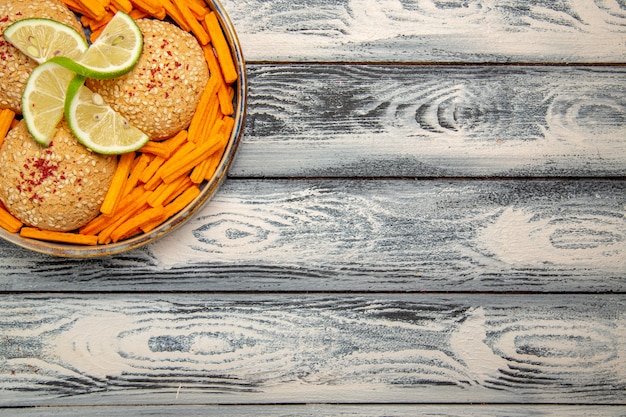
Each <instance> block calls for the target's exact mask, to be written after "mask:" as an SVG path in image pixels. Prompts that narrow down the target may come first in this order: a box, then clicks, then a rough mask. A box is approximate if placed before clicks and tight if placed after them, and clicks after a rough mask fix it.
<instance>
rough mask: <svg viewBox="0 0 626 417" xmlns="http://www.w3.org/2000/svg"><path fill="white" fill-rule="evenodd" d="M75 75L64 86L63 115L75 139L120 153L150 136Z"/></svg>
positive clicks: (84, 143)
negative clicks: (67, 84) (65, 86)
mask: <svg viewBox="0 0 626 417" xmlns="http://www.w3.org/2000/svg"><path fill="white" fill-rule="evenodd" d="M84 81H85V77H83V76H81V75H77V76H75V77H74V78H73V79H72V80H71V81H70V84H69V87H68V89H67V98H66V100H65V118H66V120H67V123H68V125H69V127H70V130H71V131H72V133H73V134H74V136H76V139H78V141H79V142H80V143H82V144H83V145H85V146H86V147H88V148H89V149H91V150H93V151H94V152H97V153H102V154H122V153H126V152H131V151H134V150H137V149H139V148H141V147H142V146H143V145H145V144H146V142H148V140H149V139H150V138H149V136H148V135H146V134H145V133H143V132H142V131H140V130H139V129H137V128H136V127H134V126H133V125H131V124H130V123H129V122H128V121H127V120H126V119H124V118H123V117H122V116H121V115H120V114H119V113H117V112H116V111H115V110H113V109H112V108H111V107H110V106H109V105H108V104H106V103H105V102H104V100H103V99H102V96H100V95H99V94H98V93H94V92H92V91H91V90H90V89H89V88H87V87H86V86H85V85H84Z"/></svg>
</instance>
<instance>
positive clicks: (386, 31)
mask: <svg viewBox="0 0 626 417" xmlns="http://www.w3.org/2000/svg"><path fill="white" fill-rule="evenodd" d="M224 5H225V8H226V10H227V12H228V13H229V14H230V17H231V19H232V20H233V22H234V25H235V28H236V29H237V32H238V34H239V38H240V39H241V41H242V44H243V50H244V54H245V56H246V59H247V61H248V64H249V65H248V70H249V84H250V97H249V98H250V100H249V106H248V120H247V124H246V128H245V132H244V137H243V139H242V142H241V146H240V148H239V153H238V157H237V158H236V161H235V164H234V165H233V166H232V167H231V170H230V176H229V179H228V180H227V181H226V182H225V184H224V186H223V187H222V188H221V189H220V191H219V192H218V193H217V195H216V196H215V198H214V199H213V200H212V201H210V202H209V204H208V205H207V206H206V207H204V209H203V210H201V211H200V212H198V213H197V214H196V215H195V216H194V218H193V219H191V221H189V222H188V223H187V224H185V225H184V227H181V228H180V229H179V230H177V231H175V232H174V233H172V234H171V235H169V236H167V237H166V238H164V239H162V240H160V241H158V242H156V243H154V244H152V245H149V246H146V247H143V248H140V249H138V250H135V251H132V252H129V253H126V254H122V255H118V256H114V257H110V258H102V259H91V260H72V259H58V258H50V257H46V256H43V255H40V254H35V253H30V252H27V251H25V250H23V249H21V248H18V247H14V246H11V245H9V244H7V243H4V242H1V243H0V415H2V416H4V415H10V416H41V415H46V416H57V415H62V416H66V417H73V416H78V415H80V416H84V415H87V416H121V415H124V416H128V415H133V416H154V415H159V416H168V415H172V416H173V415H176V416H179V415H186V416H200V415H202V416H206V415H220V416H222V415H231V416H250V415H254V416H265V415H302V416H320V415H325V416H365V415H367V416H372V415H374V416H383V415H384V416H388V415H396V416H408V415H432V416H452V417H454V416H459V417H466V416H527V415H533V416H563V415H567V416H574V417H576V416H588V415H602V416H611V417H612V416H618V415H619V416H622V415H626V362H625V360H624V358H626V349H625V348H624V346H626V324H625V323H626V320H625V314H626V299H625V297H624V293H626V279H625V278H626V193H625V191H626V141H625V138H626V66H625V63H626V42H624V40H625V39H626V38H625V35H626V4H625V3H624V1H623V0H558V1H530V2H529V1H524V0H507V1H494V0H467V1H455V0H420V1H415V0H385V1H377V0H341V1H327V0H301V1H300V0H298V1H283V0H246V1H234V0H224Z"/></svg>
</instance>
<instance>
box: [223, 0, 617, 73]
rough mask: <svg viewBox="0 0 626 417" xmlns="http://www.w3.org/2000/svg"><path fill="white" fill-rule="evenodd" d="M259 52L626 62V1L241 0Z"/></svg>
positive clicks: (254, 57) (234, 10)
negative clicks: (427, 0)
mask: <svg viewBox="0 0 626 417" xmlns="http://www.w3.org/2000/svg"><path fill="white" fill-rule="evenodd" d="M223 3H224V6H225V9H226V10H227V12H228V13H229V15H230V17H231V19H232V20H233V23H234V26H235V28H236V30H237V31H238V33H239V38H240V39H241V43H242V45H243V50H244V51H245V54H246V57H247V59H248V60H251V61H359V62H362V61H379V62H380V61H382V62H385V61H390V62H441V61H446V62H448V61H451V62H516V61H521V62H555V63H567V62H624V61H625V60H626V44H624V33H625V31H626V30H625V29H624V28H625V27H626V10H625V8H624V5H623V3H620V2H612V1H611V2H607V1H598V0H596V1H585V0H563V1H558V2H540V3H533V2H527V1H523V0H511V1H507V2H505V3H501V2H484V1H475V0H470V1H463V2H461V1H459V2H451V1H436V0H435V1H429V2H416V1H391V2H389V1H387V2H380V1H373V0H372V1H368V0H351V1H346V0H344V1H335V2H328V1H324V0H307V1H306V2H305V1H290V2H285V1H279V0H273V1H265V0H263V1H262V0H251V1H245V2H240V1H234V0H225V1H224V2H223Z"/></svg>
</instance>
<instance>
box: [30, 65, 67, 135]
mask: <svg viewBox="0 0 626 417" xmlns="http://www.w3.org/2000/svg"><path fill="white" fill-rule="evenodd" d="M73 77H74V73H73V72H71V71H70V70H68V69H66V68H63V67H61V66H59V65H56V64H54V63H52V62H45V63H43V64H41V65H39V66H37V67H36V68H35V69H34V70H33V71H32V72H31V74H30V76H29V77H28V81H27V82H26V87H25V88H24V94H22V116H23V117H24V122H25V123H26V127H27V128H28V131H29V133H30V134H31V136H32V137H33V138H34V139H35V140H36V141H37V142H39V143H40V144H42V145H44V146H48V145H49V144H50V142H51V141H52V138H53V137H54V134H55V132H56V128H57V125H58V124H59V122H60V121H61V119H62V118H63V112H64V106H65V93H66V91H67V88H68V86H69V84H70V81H71V80H72V78H73Z"/></svg>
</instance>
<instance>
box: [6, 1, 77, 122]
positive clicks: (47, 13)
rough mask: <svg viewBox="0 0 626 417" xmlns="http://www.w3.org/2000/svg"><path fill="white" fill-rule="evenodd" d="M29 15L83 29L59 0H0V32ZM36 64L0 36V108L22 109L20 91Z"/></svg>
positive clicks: (18, 111)
mask: <svg viewBox="0 0 626 417" xmlns="http://www.w3.org/2000/svg"><path fill="white" fill-rule="evenodd" d="M31 17H42V18H47V19H53V20H56V21H58V22H61V23H64V24H66V25H68V26H71V27H72V28H74V29H76V30H77V31H78V32H80V33H84V32H83V28H82V26H81V25H80V23H79V22H78V20H77V19H76V15H74V13H72V12H71V11H70V9H68V8H67V6H65V5H64V4H63V3H61V1H59V0H0V35H1V34H2V33H4V30H5V29H6V28H7V27H8V26H9V25H11V24H12V23H15V22H17V21H19V20H23V19H27V18H31ZM36 66H37V63H36V62H35V61H33V60H32V59H30V58H28V57H27V56H26V55H24V54H23V53H21V52H20V51H19V50H18V49H17V48H15V47H14V46H13V45H11V44H10V43H9V42H7V41H6V40H5V39H4V38H2V37H0V108H9V109H11V110H13V111H15V112H16V113H18V114H20V113H21V112H22V104H21V99H22V93H23V92H24V87H25V86H26V81H27V80H28V76H29V75H30V73H31V71H32V70H33V69H34V68H35V67H36Z"/></svg>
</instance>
